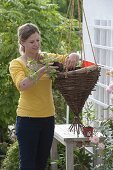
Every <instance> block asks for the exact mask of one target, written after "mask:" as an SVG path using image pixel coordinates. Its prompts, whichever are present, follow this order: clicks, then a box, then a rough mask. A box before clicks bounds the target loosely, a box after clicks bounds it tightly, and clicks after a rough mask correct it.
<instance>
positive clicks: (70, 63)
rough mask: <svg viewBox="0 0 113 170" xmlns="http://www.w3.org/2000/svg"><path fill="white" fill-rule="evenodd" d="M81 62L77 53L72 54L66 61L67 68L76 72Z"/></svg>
mask: <svg viewBox="0 0 113 170" xmlns="http://www.w3.org/2000/svg"><path fill="white" fill-rule="evenodd" d="M78 62H79V55H78V54H77V53H71V54H69V55H68V57H67V58H66V60H65V67H66V68H67V69H70V70H74V69H75V67H76V65H77V64H78Z"/></svg>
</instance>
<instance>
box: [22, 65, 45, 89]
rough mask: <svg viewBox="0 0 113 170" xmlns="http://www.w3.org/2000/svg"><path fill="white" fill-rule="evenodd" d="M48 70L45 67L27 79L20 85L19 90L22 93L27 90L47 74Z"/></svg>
mask: <svg viewBox="0 0 113 170" xmlns="http://www.w3.org/2000/svg"><path fill="white" fill-rule="evenodd" d="M46 70H47V69H46V67H45V66H43V67H41V68H40V69H39V70H38V71H36V72H35V73H34V74H33V75H31V76H28V77H25V78H24V79H23V80H22V81H21V82H20V84H19V90H20V91H23V90H27V89H28V88H29V87H31V86H32V85H33V84H34V83H36V81H38V80H39V79H40V78H41V77H42V76H43V75H44V74H45V73H46Z"/></svg>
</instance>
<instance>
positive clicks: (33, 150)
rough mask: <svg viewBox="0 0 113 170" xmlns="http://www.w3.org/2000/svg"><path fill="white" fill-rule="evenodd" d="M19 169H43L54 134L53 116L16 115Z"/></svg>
mask: <svg viewBox="0 0 113 170" xmlns="http://www.w3.org/2000/svg"><path fill="white" fill-rule="evenodd" d="M16 135H17V140H18V143H19V155H20V170H45V168H46V163H47V160H48V157H49V154H50V149H51V145H52V141H53V135H54V117H53V116H52V117H48V118H28V117H19V116H18V117H17V120H16Z"/></svg>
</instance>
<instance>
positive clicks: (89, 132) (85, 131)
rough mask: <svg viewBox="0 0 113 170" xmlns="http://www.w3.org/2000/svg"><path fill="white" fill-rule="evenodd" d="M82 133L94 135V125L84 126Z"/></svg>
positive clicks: (87, 135) (86, 135) (88, 135)
mask: <svg viewBox="0 0 113 170" xmlns="http://www.w3.org/2000/svg"><path fill="white" fill-rule="evenodd" d="M82 133H83V135H84V136H85V137H90V136H93V127H90V126H88V127H83V129H82Z"/></svg>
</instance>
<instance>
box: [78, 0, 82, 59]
mask: <svg viewBox="0 0 113 170" xmlns="http://www.w3.org/2000/svg"><path fill="white" fill-rule="evenodd" d="M78 21H79V22H78V23H79V31H80V35H79V36H80V54H81V60H82V35H81V34H82V27H81V10H80V2H79V1H78Z"/></svg>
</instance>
